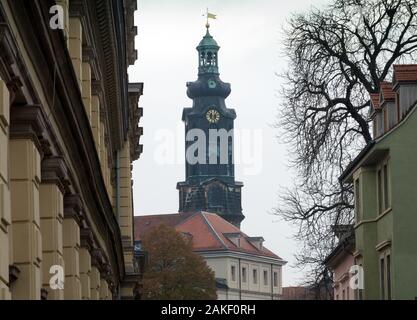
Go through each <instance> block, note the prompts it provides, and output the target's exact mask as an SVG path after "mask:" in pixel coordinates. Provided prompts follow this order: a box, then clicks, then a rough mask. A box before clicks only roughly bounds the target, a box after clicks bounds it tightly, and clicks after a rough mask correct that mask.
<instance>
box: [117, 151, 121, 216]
mask: <svg viewBox="0 0 417 320" xmlns="http://www.w3.org/2000/svg"><path fill="white" fill-rule="evenodd" d="M119 214H120V150H117V152H116V220H117V222H119Z"/></svg>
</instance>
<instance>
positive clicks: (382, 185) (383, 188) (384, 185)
mask: <svg viewBox="0 0 417 320" xmlns="http://www.w3.org/2000/svg"><path fill="white" fill-rule="evenodd" d="M377 184H378V185H377V190H378V212H379V214H381V213H383V212H385V211H386V210H388V209H389V208H390V207H391V196H390V180H389V165H388V162H387V161H385V162H384V163H383V164H382V165H381V167H379V168H378V172H377Z"/></svg>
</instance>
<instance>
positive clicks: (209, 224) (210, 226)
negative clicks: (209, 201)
mask: <svg viewBox="0 0 417 320" xmlns="http://www.w3.org/2000/svg"><path fill="white" fill-rule="evenodd" d="M206 213H208V212H204V211H200V214H201V215H202V216H203V218H204V222H205V223H206V224H207V225H208V227H209V229H210V230H211V231H212V233H214V235H215V236H216V237H217V239H218V240H219V241H220V243H221V244H222V246H223V247H224V248H225V249H228V247H227V245H226V244H225V243H224V241H223V240H222V238H220V236H219V235H218V233H217V231H216V230H215V229H214V228H213V226H212V225H211V223H210V221H208V219H207V217H206V216H205V214H206Z"/></svg>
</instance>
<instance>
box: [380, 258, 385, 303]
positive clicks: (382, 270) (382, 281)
mask: <svg viewBox="0 0 417 320" xmlns="http://www.w3.org/2000/svg"><path fill="white" fill-rule="evenodd" d="M379 262H380V268H379V275H380V281H379V282H380V287H381V300H384V299H385V262H384V258H381V259H380V261H379Z"/></svg>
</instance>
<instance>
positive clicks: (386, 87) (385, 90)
mask: <svg viewBox="0 0 417 320" xmlns="http://www.w3.org/2000/svg"><path fill="white" fill-rule="evenodd" d="M380 88H381V95H382V100H380V102H382V101H394V100H395V92H394V90H393V89H392V83H391V82H381V85H380Z"/></svg>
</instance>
